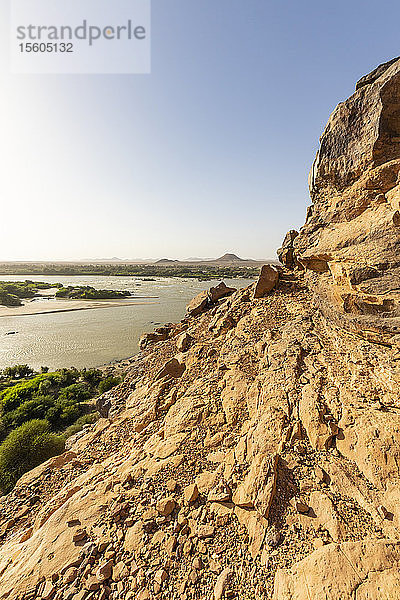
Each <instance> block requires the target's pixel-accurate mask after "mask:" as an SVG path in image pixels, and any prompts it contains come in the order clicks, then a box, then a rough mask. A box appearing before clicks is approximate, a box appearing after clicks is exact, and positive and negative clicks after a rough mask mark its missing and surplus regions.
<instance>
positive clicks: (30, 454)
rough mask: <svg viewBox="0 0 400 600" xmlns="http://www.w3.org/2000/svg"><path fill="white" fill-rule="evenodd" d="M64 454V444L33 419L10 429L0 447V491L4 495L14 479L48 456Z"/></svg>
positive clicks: (47, 425) (15, 480) (12, 485)
mask: <svg viewBox="0 0 400 600" xmlns="http://www.w3.org/2000/svg"><path fill="white" fill-rule="evenodd" d="M63 451H64V441H63V439H62V438H61V437H60V436H57V435H54V434H53V433H51V432H50V426H49V423H48V422H47V421H42V420H38V419H35V420H33V421H28V422H27V423H24V424H23V425H21V427H18V428H17V429H14V431H12V432H11V433H10V434H9V435H8V436H7V437H6V439H5V440H4V442H3V443H2V444H1V446H0V488H1V490H2V492H3V493H5V494H7V493H8V492H10V491H11V490H12V488H13V487H14V485H15V483H16V482H17V481H18V479H19V478H20V477H21V476H22V475H23V474H24V473H26V472H27V471H29V470H30V469H33V468H34V467H36V466H37V465H39V464H40V463H42V462H43V461H45V460H47V459H48V458H50V457H51V456H55V455H57V454H61V453H62V452H63Z"/></svg>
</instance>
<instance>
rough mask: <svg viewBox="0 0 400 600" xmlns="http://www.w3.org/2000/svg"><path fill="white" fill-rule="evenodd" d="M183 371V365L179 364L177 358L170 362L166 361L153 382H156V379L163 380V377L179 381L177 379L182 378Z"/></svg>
mask: <svg viewBox="0 0 400 600" xmlns="http://www.w3.org/2000/svg"><path fill="white" fill-rule="evenodd" d="M185 369H186V365H185V363H182V362H180V361H179V360H178V359H177V358H171V360H168V361H167V362H166V363H165V365H164V366H163V367H162V369H161V370H160V371H159V373H158V374H157V375H156V377H155V380H156V381H157V380H158V379H163V378H164V377H171V378H173V379H179V377H182V375H183V373H184V372H185Z"/></svg>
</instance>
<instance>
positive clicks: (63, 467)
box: [0, 60, 400, 600]
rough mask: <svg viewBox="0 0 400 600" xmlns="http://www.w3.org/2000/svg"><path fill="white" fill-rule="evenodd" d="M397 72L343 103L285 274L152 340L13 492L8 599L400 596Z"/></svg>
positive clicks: (7, 528) (197, 308) (216, 294)
mask: <svg viewBox="0 0 400 600" xmlns="http://www.w3.org/2000/svg"><path fill="white" fill-rule="evenodd" d="M399 73H400V60H399V61H397V60H396V61H394V62H393V61H392V62H391V63H388V64H387V65H383V66H381V67H379V68H378V69H376V70H375V71H374V72H373V73H371V74H370V75H369V76H366V77H365V78H363V79H362V80H360V82H359V83H358V84H357V91H356V93H355V94H354V95H353V96H352V97H351V98H350V99H349V100H348V101H347V102H345V103H343V104H341V105H339V107H338V108H337V109H336V110H335V112H334V113H333V115H332V117H331V119H330V120H329V123H328V125H327V128H326V130H325V132H324V134H323V136H322V138H321V148H320V150H319V153H318V156H317V159H316V161H315V163H314V167H313V170H312V175H311V196H312V201H313V205H312V208H311V209H310V211H309V214H308V217H307V221H306V224H305V226H304V228H303V229H302V230H301V231H300V233H299V234H297V232H294V231H291V232H289V234H288V236H287V237H286V238H285V242H284V244H283V247H282V249H281V251H280V256H281V259H282V261H283V262H284V264H285V267H284V268H282V269H280V270H279V273H278V271H277V270H276V269H275V268H274V267H268V266H265V267H264V268H263V269H262V273H261V275H260V280H259V281H258V282H257V284H256V285H253V286H250V287H249V288H246V289H243V290H239V291H233V290H232V289H229V288H226V286H224V285H220V286H217V287H215V288H212V289H211V290H210V291H209V293H206V294H201V295H200V296H199V297H198V298H196V299H195V300H194V301H192V302H191V303H190V305H189V307H188V316H187V318H185V319H184V320H183V321H182V322H181V323H179V324H176V325H168V326H165V327H163V328H160V330H158V331H157V332H155V333H152V334H150V335H148V336H145V337H144V338H143V339H142V342H141V347H142V351H141V353H140V354H139V355H138V357H137V358H136V359H135V362H134V364H133V365H132V367H131V368H130V369H129V371H128V373H127V377H126V379H125V381H124V383H123V384H122V385H121V386H120V387H119V388H117V390H116V391H115V390H113V391H112V392H110V393H109V394H108V396H107V395H106V396H105V397H104V398H103V399H102V402H100V403H99V409H100V410H101V412H102V418H101V420H100V421H99V422H98V423H97V424H96V425H95V426H94V427H93V428H92V429H91V430H89V431H87V433H86V434H85V435H84V436H83V437H80V438H79V439H77V440H75V442H74V441H73V440H72V441H71V444H70V448H69V450H68V451H67V452H66V453H65V454H64V455H62V456H60V457H56V458H54V459H51V460H49V461H48V462H47V463H45V464H43V465H41V466H40V467H38V468H37V469H35V470H34V471H31V472H30V473H27V474H26V475H25V476H24V477H23V478H22V479H21V480H20V481H19V482H18V484H17V486H16V488H15V489H14V491H13V492H12V493H11V494H9V495H8V496H7V497H3V498H2V499H1V504H0V513H1V521H0V535H1V546H0V598H1V599H6V598H7V599H10V600H17V599H18V600H33V599H36V598H40V599H42V600H52V599H55V600H56V599H57V600H89V599H93V600H106V599H110V600H119V599H126V600H132V599H138V600H146V599H150V598H154V599H157V598H160V599H180V600H190V599H210V600H212V599H213V600H220V599H222V598H237V599H240V600H247V599H248V600H250V599H257V600H258V599H265V600H267V599H268V600H271V599H273V600H303V599H304V600H322V599H324V598H325V599H329V600H367V599H368V600H372V599H374V600H384V599H385V600H387V599H389V598H390V599H396V598H400V569H399V566H400V508H399V507H400V487H399V483H400V397H399V383H400V344H399V325H400V315H399V307H398V299H399V290H400V277H399V269H400V259H399V253H398V251H399V244H400V242H399V239H400V234H399V232H400V228H399V223H398V221H399V212H398V209H399V198H400V195H399V193H400V188H399V187H398V173H399V166H400V156H398V150H397V148H398V147H399V148H400V146H399V142H400V129H399V128H400V114H399V112H398V111H399V110H400V98H399V95H398V88H397V86H398V81H399V77H400V74H399ZM398 115H399V116H398Z"/></svg>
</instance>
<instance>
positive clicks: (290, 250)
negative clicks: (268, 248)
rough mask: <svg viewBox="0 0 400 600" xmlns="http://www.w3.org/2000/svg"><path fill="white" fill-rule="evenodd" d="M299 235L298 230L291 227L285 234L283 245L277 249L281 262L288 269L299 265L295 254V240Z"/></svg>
mask: <svg viewBox="0 0 400 600" xmlns="http://www.w3.org/2000/svg"><path fill="white" fill-rule="evenodd" d="M298 235H299V232H298V231H296V230H295V229H290V231H288V232H287V234H286V235H285V238H284V240H283V242H282V247H281V248H279V249H278V250H277V251H276V253H277V255H278V258H279V260H280V262H281V263H282V264H283V265H285V267H287V268H288V269H293V268H294V267H295V266H297V265H298V263H297V261H296V259H295V256H294V240H295V239H296V238H297V236H298Z"/></svg>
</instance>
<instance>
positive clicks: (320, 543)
mask: <svg viewBox="0 0 400 600" xmlns="http://www.w3.org/2000/svg"><path fill="white" fill-rule="evenodd" d="M324 545H325V544H324V540H323V539H321V538H315V539H314V540H313V546H314V548H315V549H316V550H318V548H322V546H324Z"/></svg>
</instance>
